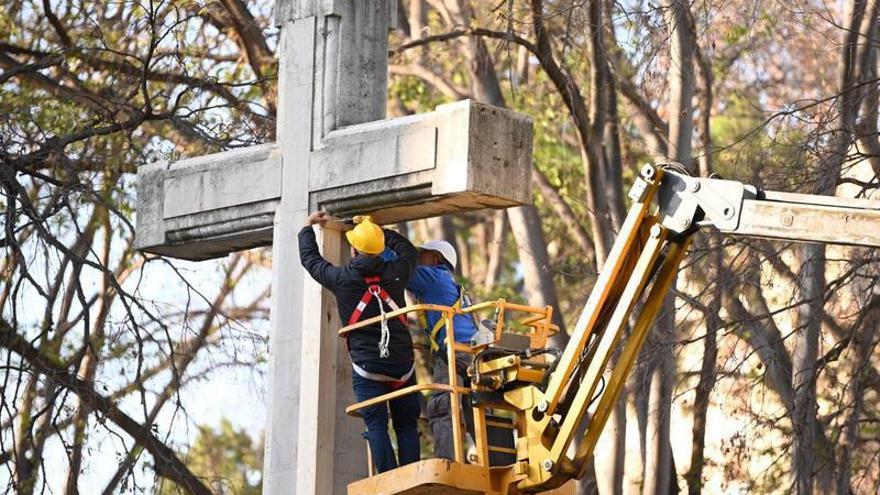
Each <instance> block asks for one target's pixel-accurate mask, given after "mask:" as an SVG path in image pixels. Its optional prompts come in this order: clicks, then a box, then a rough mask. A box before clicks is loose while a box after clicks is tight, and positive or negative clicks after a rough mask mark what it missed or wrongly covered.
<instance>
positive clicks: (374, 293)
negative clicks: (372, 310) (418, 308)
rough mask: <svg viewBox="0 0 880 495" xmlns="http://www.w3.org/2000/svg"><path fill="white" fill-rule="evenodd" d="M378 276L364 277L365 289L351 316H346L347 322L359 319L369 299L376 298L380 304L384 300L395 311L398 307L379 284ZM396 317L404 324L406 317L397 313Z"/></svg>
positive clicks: (353, 322)
mask: <svg viewBox="0 0 880 495" xmlns="http://www.w3.org/2000/svg"><path fill="white" fill-rule="evenodd" d="M379 280H380V277H376V276H374V277H364V282H366V283H367V291H366V292H364V295H363V297H361V300H360V302H359V303H358V304H357V307H356V308H354V311H352V313H351V316H350V317H349V318H348V324H349V325H354V324H355V323H357V322H358V321H360V319H361V315H362V314H363V313H364V310H365V309H367V306H368V305H369V304H370V299H372V298H374V297H375V298H376V299H377V300H378V301H377V302H378V304H379V305H380V306H381V305H382V303H383V302H384V303H385V305H386V306H388V307H389V308H391V311H396V310H398V309H400V307H399V306H397V303H396V302H394V299H391V295H389V294H388V292H387V291H386V290H385V289H383V288H382V286H380V285H379ZM380 309H381V308H380ZM397 318H398V319H399V320H400V322H401V323H403V324H404V325H406V317H405V316H403V315H397Z"/></svg>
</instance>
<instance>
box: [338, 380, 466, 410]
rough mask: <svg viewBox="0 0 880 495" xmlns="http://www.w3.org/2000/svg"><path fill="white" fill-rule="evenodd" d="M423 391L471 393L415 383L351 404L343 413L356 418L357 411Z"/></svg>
mask: <svg viewBox="0 0 880 495" xmlns="http://www.w3.org/2000/svg"><path fill="white" fill-rule="evenodd" d="M423 390H439V391H450V392H452V391H455V392H457V393H459V394H469V393H470V392H471V389H469V388H466V387H453V386H452V385H445V384H442V383H417V384H415V385H410V386H409V387H403V388H399V389H397V390H395V391H394V392H389V393H387V394H385V395H380V396H379V397H373V398H372V399H368V400H365V401H362V402H358V403H356V404H352V405H350V406H348V407H346V408H345V413H346V414H348V415H349V416H358V415H359V414H357V413H358V411H360V410H361V409H363V408H365V407H370V406H375V405H376V404H380V403H382V402H388V401H389V400H393V399H396V398H398V397H403V396H404V395H409V394H414V393H416V392H421V391H423Z"/></svg>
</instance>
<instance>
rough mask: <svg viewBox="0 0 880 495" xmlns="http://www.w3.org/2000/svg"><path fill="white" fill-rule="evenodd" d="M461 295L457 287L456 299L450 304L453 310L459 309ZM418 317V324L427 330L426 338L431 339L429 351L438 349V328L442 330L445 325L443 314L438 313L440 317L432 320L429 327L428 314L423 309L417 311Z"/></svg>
mask: <svg viewBox="0 0 880 495" xmlns="http://www.w3.org/2000/svg"><path fill="white" fill-rule="evenodd" d="M461 297H462V291H461V288H459V290H458V299H456V300H455V302H454V303H453V304H452V309H454V310H455V311H458V310H459V309H461ZM418 318H419V325H420V326H421V327H422V328H424V329H425V331H427V332H428V340H430V341H431V351H432V352H437V351H439V350H440V344H439V343H438V342H437V334H439V333H440V330H443V328H445V327H446V318H444V317H443V315H440V318H438V319H437V321H436V322H434V326H433V327H431V328H430V329H428V316H427V315H426V314H425V312H424V311H419V312H418Z"/></svg>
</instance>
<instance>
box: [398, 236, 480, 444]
mask: <svg viewBox="0 0 880 495" xmlns="http://www.w3.org/2000/svg"><path fill="white" fill-rule="evenodd" d="M457 262H458V255H457V254H456V252H455V248H453V247H452V245H451V244H449V243H448V242H446V241H441V240H435V241H430V242H427V243H425V244H423V245H422V246H420V247H419V261H418V265H417V266H416V270H415V272H414V273H413V276H412V277H411V278H410V279H409V283H407V285H406V289H407V290H408V291H410V292H411V293H412V294H413V296H415V298H416V299H417V300H418V301H419V302H420V303H424V304H437V305H441V306H451V307H467V306H468V305H469V304H470V303H469V301H466V299H467V298H466V297H465V294H464V291H463V290H462V287H461V285H459V284H458V283H457V282H456V281H455V277H454V276H453V273H454V272H455V266H456V263H457ZM420 322H421V325H422V326H423V327H424V329H425V331H426V332H427V333H428V337H429V339H430V342H431V351H432V355H433V357H434V359H433V360H432V363H433V382H434V383H444V384H448V383H449V365H448V364H447V355H448V354H447V353H446V345H445V342H446V327H445V324H444V323H445V322H444V320H443V318H442V314H441V313H440V312H438V311H427V312H426V314H425V315H424V318H420ZM453 328H454V334H455V335H454V336H455V341H456V342H461V343H465V344H468V343H470V341H471V338H472V337H473V336H474V334H475V333H476V331H477V327H476V325H475V322H474V318H473V317H472V316H471V315H456V316H455V317H454V319H453ZM470 363H471V357H470V355H469V354H466V353H458V354H457V355H456V369H457V371H458V373H457V374H458V383H459V384H461V385H464V386H468V382H469V380H468V376H467V372H466V370H467V367H468V366H469V365H470ZM449 403H450V400H449V393H447V392H434V393H433V394H432V395H431V397H430V398H429V399H428V406H427V412H428V422H429V424H430V426H431V432H432V433H433V435H434V455H435V456H436V457H439V458H444V459H453V458H454V457H455V455H454V451H453V441H452V419H451V417H450V412H449V407H450V406H449ZM462 411H464V413H465V414H464V417H465V421H466V422H467V424H468V425H469V426H471V428H469V429H471V430H472V429H473V427H472V425H473V414H472V411H471V409H470V404H469V402H467V397H466V396H465V397H463V401H462Z"/></svg>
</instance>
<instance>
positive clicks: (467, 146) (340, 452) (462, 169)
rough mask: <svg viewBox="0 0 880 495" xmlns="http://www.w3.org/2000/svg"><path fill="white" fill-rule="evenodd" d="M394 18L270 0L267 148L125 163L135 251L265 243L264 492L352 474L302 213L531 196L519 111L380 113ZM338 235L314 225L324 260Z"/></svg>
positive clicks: (346, 381)
mask: <svg viewBox="0 0 880 495" xmlns="http://www.w3.org/2000/svg"><path fill="white" fill-rule="evenodd" d="M396 12H397V5H396V1H394V0H277V4H276V24H277V25H278V26H279V27H280V28H281V38H280V42H279V47H278V52H279V54H280V68H279V81H278V101H279V105H278V128H277V133H276V134H277V136H278V142H277V143H269V144H264V145H259V146H254V147H251V148H247V149H242V150H236V151H230V152H224V153H218V154H215V155H209V156H204V157H198V158H192V159H189V160H183V161H180V162H175V163H156V164H151V165H146V166H143V167H141V168H140V169H139V170H138V204H137V212H138V219H137V220H138V223H137V247H138V248H139V249H141V250H144V251H147V252H152V253H158V254H163V255H166V256H171V257H176V258H183V259H189V260H203V259H208V258H214V257H218V256H224V255H226V254H228V253H230V252H233V251H236V250H241V249H248V248H253V247H257V246H265V245H270V244H271V245H272V249H273V264H272V302H271V308H270V311H271V312H270V315H271V316H270V320H271V325H270V326H271V330H270V340H269V342H270V353H269V355H270V358H269V380H270V383H269V385H268V387H269V389H268V391H267V397H268V419H267V431H266V455H265V461H264V477H263V480H264V481H263V487H264V493H266V494H280V493H286V494H288V493H298V494H312V493H315V494H325V493H345V489H346V486H347V484H348V483H350V482H351V481H354V480H356V479H360V478H362V477H363V476H365V475H366V457H365V447H364V442H363V440H362V439H361V437H360V432H361V431H362V429H363V425H362V424H361V422H360V421H356V420H353V419H351V418H347V417H345V416H344V412H343V410H344V407H345V406H346V405H348V404H350V403H352V402H354V399H353V393H352V392H351V385H350V380H351V366H350V364H349V361H348V357H347V354H346V352H345V349H344V346H343V345H339V343H338V338H337V336H336V330H338V328H340V326H341V324H340V322H339V321H338V316H337V314H336V309H335V301H334V299H333V297H332V295H331V294H329V293H328V292H327V291H323V290H322V289H321V287H320V286H318V285H317V284H316V283H315V282H314V281H312V280H311V278H310V277H308V275H307V274H305V273H304V270H303V269H302V268H301V266H300V264H299V256H298V254H297V241H296V234H297V232H298V231H299V229H300V228H301V227H302V225H303V222H304V220H305V218H306V216H307V215H308V213H309V212H311V211H315V210H317V209H323V210H325V211H328V212H330V213H332V214H335V215H337V216H348V215H351V214H353V213H372V214H373V216H374V217H375V218H376V219H377V220H378V221H379V222H381V223H390V222H398V221H403V220H414V219H418V218H425V217H429V216H436V215H440V214H444V213H452V212H460V211H466V210H473V209H480V208H486V207H492V208H505V207H509V206H516V205H520V204H526V203H529V202H530V197H531V184H530V167H531V146H532V144H531V143H532V134H531V123H530V121H529V120H528V119H527V118H525V117H523V116H521V115H519V114H516V113H514V112H510V111H506V110H502V109H499V108H495V107H490V106H486V105H482V104H477V103H474V102H470V101H463V102H458V103H452V104H449V105H441V106H440V107H438V108H437V110H436V111H434V112H431V113H427V114H418V115H413V116H408V117H401V118H396V119H386V118H385V109H386V100H387V64H388V59H387V54H388V31H389V30H390V29H391V28H393V27H394V24H395V20H396ZM343 238H344V236H342V235H341V232H340V231H339V230H335V229H333V228H328V229H324V230H323V231H322V232H321V234H319V236H318V239H319V244H320V245H321V248H322V252H323V254H324V256H325V257H327V259H329V260H331V261H334V262H336V263H342V262H344V261H345V260H346V256H347V247H346V246H345V241H344V240H343ZM231 406H236V407H241V406H242V405H241V404H237V405H231Z"/></svg>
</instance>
